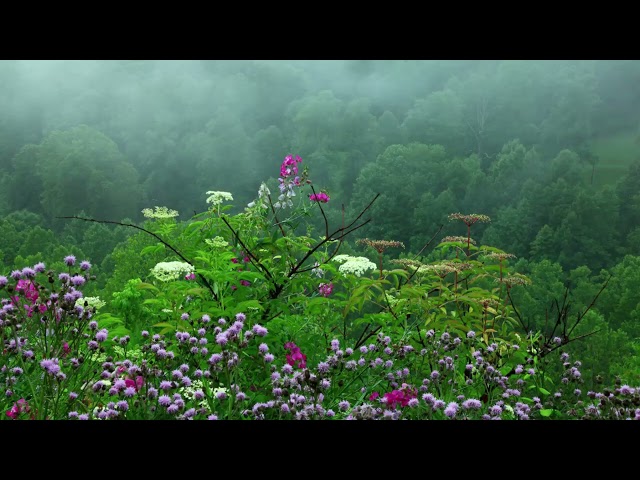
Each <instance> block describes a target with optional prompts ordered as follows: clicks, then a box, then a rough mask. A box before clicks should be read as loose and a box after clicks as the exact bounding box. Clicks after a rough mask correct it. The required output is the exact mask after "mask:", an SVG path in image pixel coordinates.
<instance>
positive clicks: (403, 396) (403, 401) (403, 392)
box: [384, 383, 418, 410]
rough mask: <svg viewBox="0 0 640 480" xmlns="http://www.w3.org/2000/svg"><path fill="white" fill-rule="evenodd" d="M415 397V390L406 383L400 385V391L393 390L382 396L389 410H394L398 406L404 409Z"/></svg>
mask: <svg viewBox="0 0 640 480" xmlns="http://www.w3.org/2000/svg"><path fill="white" fill-rule="evenodd" d="M417 396H418V392H417V391H416V390H415V389H412V388H411V387H410V386H409V385H407V384H406V383H403V384H402V388H401V389H400V390H393V391H391V392H388V393H385V394H384V398H385V399H386V401H387V406H388V407H389V408H390V409H391V410H395V408H396V406H397V405H398V404H400V405H401V406H403V407H406V406H407V404H408V403H409V400H411V399H412V398H416V397H417Z"/></svg>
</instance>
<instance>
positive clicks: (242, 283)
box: [240, 280, 251, 287]
mask: <svg viewBox="0 0 640 480" xmlns="http://www.w3.org/2000/svg"><path fill="white" fill-rule="evenodd" d="M240 284H241V285H244V286H245V287H248V286H249V285H251V282H250V281H248V280H240Z"/></svg>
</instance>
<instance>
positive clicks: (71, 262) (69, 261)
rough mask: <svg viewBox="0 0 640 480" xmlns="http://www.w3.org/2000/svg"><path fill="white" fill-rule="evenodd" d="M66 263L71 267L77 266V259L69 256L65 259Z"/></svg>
mask: <svg viewBox="0 0 640 480" xmlns="http://www.w3.org/2000/svg"><path fill="white" fill-rule="evenodd" d="M64 263H65V264H67V265H68V266H70V267H71V266H73V265H75V264H76V257H75V256H73V255H67V256H66V257H64Z"/></svg>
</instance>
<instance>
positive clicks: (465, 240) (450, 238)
mask: <svg viewBox="0 0 640 480" xmlns="http://www.w3.org/2000/svg"><path fill="white" fill-rule="evenodd" d="M446 242H460V243H470V244H471V245H475V244H476V241H475V240H474V239H473V238H467V237H460V236H456V235H453V236H448V237H444V238H443V239H442V240H440V243H446Z"/></svg>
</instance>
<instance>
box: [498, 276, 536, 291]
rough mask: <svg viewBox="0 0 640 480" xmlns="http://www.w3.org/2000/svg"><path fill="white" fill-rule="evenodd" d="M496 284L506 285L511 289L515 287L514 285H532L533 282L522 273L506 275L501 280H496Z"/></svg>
mask: <svg viewBox="0 0 640 480" xmlns="http://www.w3.org/2000/svg"><path fill="white" fill-rule="evenodd" d="M496 282H498V283H504V284H505V285H506V286H507V287H509V288H511V287H513V286H514V285H531V280H530V279H529V278H527V277H526V276H524V275H522V274H521V273H514V274H511V275H505V276H504V277H503V278H501V279H500V278H498V279H496Z"/></svg>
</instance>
